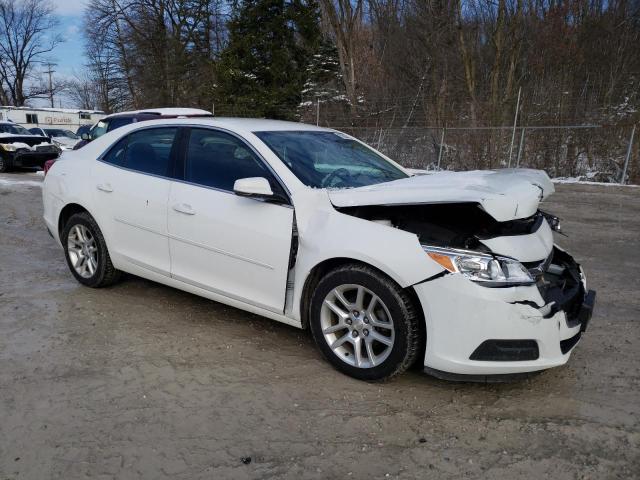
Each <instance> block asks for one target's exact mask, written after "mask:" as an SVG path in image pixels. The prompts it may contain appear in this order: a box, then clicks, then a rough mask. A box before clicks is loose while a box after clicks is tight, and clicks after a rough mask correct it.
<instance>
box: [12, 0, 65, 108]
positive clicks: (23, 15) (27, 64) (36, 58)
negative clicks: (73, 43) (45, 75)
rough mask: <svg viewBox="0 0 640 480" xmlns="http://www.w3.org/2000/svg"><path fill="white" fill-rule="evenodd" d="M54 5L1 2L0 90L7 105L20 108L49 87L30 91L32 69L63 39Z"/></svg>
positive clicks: (38, 1) (41, 0)
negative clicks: (29, 83)
mask: <svg viewBox="0 0 640 480" xmlns="http://www.w3.org/2000/svg"><path fill="white" fill-rule="evenodd" d="M53 12H54V8H53V5H52V4H51V3H50V2H48V1H46V0H23V1H20V2H19V1H16V0H0V85H1V86H2V87H1V88H0V90H2V91H3V92H5V93H4V96H6V98H5V100H6V101H7V103H11V104H13V105H15V106H22V105H24V104H25V102H26V101H27V100H29V99H30V98H36V97H43V96H44V95H48V94H49V90H50V89H49V88H47V89H46V90H45V91H42V88H40V87H37V86H36V87H35V88H29V86H28V82H29V80H30V79H33V77H34V70H35V67H36V66H38V65H39V64H41V63H42V62H43V61H45V60H46V55H47V54H49V53H51V52H52V51H53V49H54V48H55V47H56V45H58V44H59V43H60V42H61V41H62V38H61V37H60V36H59V35H56V34H52V32H53V31H54V30H55V27H56V26H57V25H58V20H57V18H56V17H55V16H54V13H53Z"/></svg>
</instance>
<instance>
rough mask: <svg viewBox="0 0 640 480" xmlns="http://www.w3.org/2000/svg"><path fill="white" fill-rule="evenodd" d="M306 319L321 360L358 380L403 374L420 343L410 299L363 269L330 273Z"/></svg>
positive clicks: (357, 266) (416, 316)
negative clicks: (323, 359)
mask: <svg viewBox="0 0 640 480" xmlns="http://www.w3.org/2000/svg"><path fill="white" fill-rule="evenodd" d="M309 320H310V322H309V323H310V328H311V332H312V334H313V338H314V340H315V342H316V344H317V345H318V348H319V349H320V351H321V352H322V354H323V355H324V356H325V358H326V359H327V360H328V361H329V362H330V363H331V364H332V365H333V366H334V367H335V368H336V369H338V370H339V371H341V372H343V373H346V374H347V375H350V376H352V377H354V378H357V379H360V380H371V381H375V380H387V379H389V378H391V377H393V376H395V375H398V374H400V373H402V372H404V371H405V370H406V369H407V368H409V367H410V366H411V365H412V364H413V363H414V361H415V360H416V357H417V354H418V352H419V351H420V345H421V343H424V341H423V339H422V335H421V333H420V331H421V329H420V328H419V322H420V321H421V316H420V315H419V314H418V311H417V310H416V308H415V305H414V302H413V301H412V299H411V298H410V297H409V295H407V293H406V292H405V291H404V290H403V289H402V288H400V286H399V285H397V284H396V283H395V282H394V281H393V280H391V279H390V278H388V277H386V276H385V275H383V274H381V273H380V272H378V271H377V270H374V269H373V268H371V267H368V266H366V265H360V264H348V265H344V266H341V267H339V268H337V269H335V270H332V271H331V272H329V273H328V274H327V275H326V276H325V277H324V278H323V279H322V280H321V281H320V282H319V283H318V285H317V287H316V289H315V292H314V293H313V295H312V298H311V307H310V317H309Z"/></svg>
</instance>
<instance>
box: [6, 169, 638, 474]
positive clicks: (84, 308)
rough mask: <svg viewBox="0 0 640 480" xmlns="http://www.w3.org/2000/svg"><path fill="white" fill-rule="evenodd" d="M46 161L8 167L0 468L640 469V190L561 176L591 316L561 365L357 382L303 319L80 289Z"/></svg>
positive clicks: (146, 285) (155, 294)
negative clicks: (482, 377)
mask: <svg viewBox="0 0 640 480" xmlns="http://www.w3.org/2000/svg"><path fill="white" fill-rule="evenodd" d="M40 178H41V177H39V176H37V175H35V174H25V173H23V174H13V175H9V174H4V175H0V479H2V480H6V479H23V478H29V479H49V478H61V479H72V478H74V479H75V478H84V477H92V478H139V477H144V478H152V479H164V478H171V479H183V478H184V479H192V478H211V479H225V478H240V479H242V478H291V479H298V478H318V479H325V478H405V479H408V478H460V477H466V478H479V477H487V478H493V479H510V480H511V479H514V478H543V477H548V478H553V479H554V480H556V479H582V478H625V479H626V478H640V432H639V428H638V427H639V424H640V417H639V414H640V350H639V348H638V343H639V342H640V320H639V314H640V274H639V273H638V272H639V270H640V188H618V187H595V186H565V185H561V186H558V193H557V194H556V195H555V196H554V197H553V201H551V202H549V205H548V206H547V208H548V209H549V210H551V211H553V212H555V213H557V214H558V215H560V216H561V217H563V218H564V228H565V231H566V232H567V233H568V235H569V237H568V238H563V237H559V239H558V241H559V243H560V244H561V245H563V246H565V247H567V248H569V249H570V250H571V251H572V252H573V253H574V254H575V256H576V257H577V258H578V259H579V260H581V261H582V262H583V264H584V265H585V268H586V271H587V275H588V279H589V281H590V284H591V287H592V288H595V289H596V290H597V291H598V304H597V310H596V313H595V316H594V318H593V320H592V323H591V325H590V328H589V331H588V332H587V335H586V336H585V337H584V339H583V340H582V342H581V343H580V345H579V346H578V347H577V349H576V351H575V353H574V354H573V356H572V358H571V361H570V362H569V364H568V365H566V366H565V367H561V368H557V369H554V370H551V371H548V372H545V373H542V374H540V375H538V376H536V377H534V378H532V379H529V380H526V381H522V382H520V383H515V384H508V385H489V386H486V385H478V384H459V383H448V382H444V381H440V380H436V379H434V378H431V377H428V376H425V375H424V374H421V373H419V372H411V373H408V374H405V375H404V376H402V377H401V378H398V379H397V380H395V381H392V382H391V383H387V384H368V383H364V382H359V381H356V380H352V379H350V378H348V377H345V376H343V375H341V374H339V373H337V372H336V371H334V370H333V369H332V368H331V367H330V366H329V365H328V364H327V363H325V362H324V361H323V360H322V359H321V358H320V355H319V353H318V352H317V351H316V349H315V348H314V346H313V344H312V341H311V339H310V337H309V336H308V335H307V334H306V333H305V332H301V331H298V330H296V329H294V328H290V327H287V326H284V325H280V324H276V323H274V322H271V321H269V320H266V319H262V318H260V317H256V316H253V315H250V314H247V313H244V312H242V311H239V310H236V309H233V308H230V307H226V306H223V305H220V304H217V303H214V302H211V301H208V300H205V299H202V298H199V297H196V296H193V295H190V294H187V293H183V292H180V291H177V290H172V289H170V288H167V287H163V286H160V285H157V284H154V283H150V282H147V281H145V280H142V279H139V278H133V277H128V278H127V279H126V280H125V281H124V282H122V283H120V284H118V285H117V286H115V287H113V288H110V289H107V290H92V289H89V288H84V287H81V286H80V285H79V284H77V283H76V282H75V280H74V279H73V277H72V276H71V274H70V273H69V272H68V271H67V267H66V264H65V263H64V260H63V256H62V251H61V249H60V248H59V247H57V246H56V245H55V244H54V242H53V240H52V239H51V238H50V237H49V236H48V234H47V233H46V231H45V229H44V227H43V224H42V221H41V211H42V205H41V200H40V188H39V187H38V186H37V182H39V181H40ZM16 181H20V182H27V183H20V184H19V183H15V182H16Z"/></svg>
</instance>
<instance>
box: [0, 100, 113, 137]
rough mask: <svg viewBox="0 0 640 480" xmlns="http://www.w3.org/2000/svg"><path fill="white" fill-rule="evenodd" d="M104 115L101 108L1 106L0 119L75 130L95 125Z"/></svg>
mask: <svg viewBox="0 0 640 480" xmlns="http://www.w3.org/2000/svg"><path fill="white" fill-rule="evenodd" d="M104 116H105V113H104V112H103V111H101V110H82V109H77V108H30V107H9V106H0V121H7V120H9V121H11V122H14V123H18V124H20V125H22V126H23V127H25V128H33V127H57V128H66V129H68V130H72V131H73V132H75V131H77V130H78V128H80V126H81V125H93V124H94V123H96V122H97V121H98V120H100V119H101V118H103V117H104Z"/></svg>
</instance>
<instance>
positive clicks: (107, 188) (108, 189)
mask: <svg viewBox="0 0 640 480" xmlns="http://www.w3.org/2000/svg"><path fill="white" fill-rule="evenodd" d="M96 188H97V189H98V190H100V191H101V192H107V193H111V192H113V188H112V187H111V184H109V183H99V184H98V185H96Z"/></svg>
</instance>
